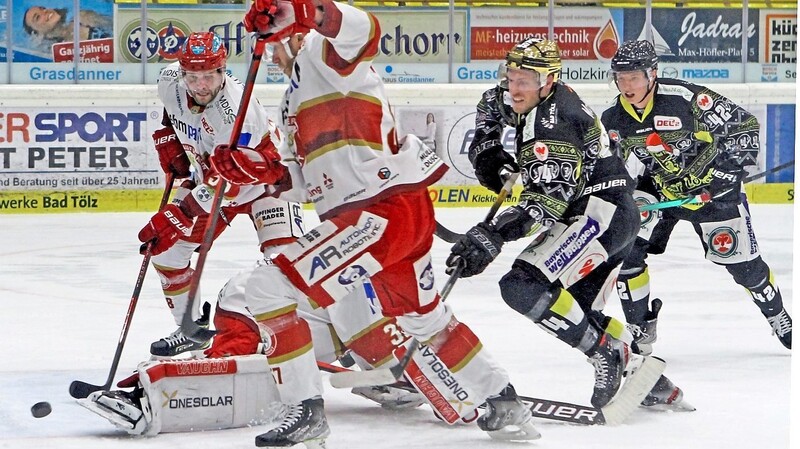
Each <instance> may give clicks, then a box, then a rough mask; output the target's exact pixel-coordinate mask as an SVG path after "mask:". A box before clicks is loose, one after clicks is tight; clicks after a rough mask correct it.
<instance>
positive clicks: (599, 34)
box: [470, 8, 621, 61]
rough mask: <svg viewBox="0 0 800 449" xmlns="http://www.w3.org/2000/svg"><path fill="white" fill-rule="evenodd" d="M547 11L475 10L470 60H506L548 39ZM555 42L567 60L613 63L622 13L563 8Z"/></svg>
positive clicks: (557, 15) (557, 16) (558, 12)
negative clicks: (532, 40)
mask: <svg viewBox="0 0 800 449" xmlns="http://www.w3.org/2000/svg"><path fill="white" fill-rule="evenodd" d="M547 23H548V10H547V8H472V9H471V10H470V30H471V31H470V60H472V61H477V60H499V59H504V58H505V55H506V52H508V50H509V49H511V47H513V46H514V45H515V44H517V43H518V42H520V41H522V40H523V39H527V38H529V37H547V35H548V27H547ZM553 23H554V24H555V27H554V29H553V39H554V40H555V41H556V42H557V43H558V46H559V48H560V49H561V58H562V59H564V60H593V61H597V60H600V61H609V60H611V58H612V57H613V56H614V53H615V52H616V51H617V48H619V44H620V42H621V40H620V32H619V29H618V27H619V24H620V23H621V15H620V13H619V10H613V9H608V8H559V9H557V10H555V12H554V17H553Z"/></svg>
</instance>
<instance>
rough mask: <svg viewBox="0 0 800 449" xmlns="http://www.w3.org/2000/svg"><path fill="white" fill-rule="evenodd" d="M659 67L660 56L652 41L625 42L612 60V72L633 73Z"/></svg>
mask: <svg viewBox="0 0 800 449" xmlns="http://www.w3.org/2000/svg"><path fill="white" fill-rule="evenodd" d="M656 67H658V55H656V49H655V47H653V44H652V43H650V41H625V42H624V43H623V44H622V46H621V47H619V49H618V50H617V53H616V54H614V57H613V58H611V71H612V72H613V73H618V72H633V71H637V70H649V69H655V68H656Z"/></svg>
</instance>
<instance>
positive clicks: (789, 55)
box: [759, 9, 797, 64]
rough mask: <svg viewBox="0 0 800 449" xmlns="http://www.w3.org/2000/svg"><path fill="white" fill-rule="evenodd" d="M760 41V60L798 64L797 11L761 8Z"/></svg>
mask: <svg viewBox="0 0 800 449" xmlns="http://www.w3.org/2000/svg"><path fill="white" fill-rule="evenodd" d="M759 43H760V47H761V57H760V58H759V61H761V62H765V63H770V64H797V12H796V11H791V10H786V9H764V10H761V27H760V33H759Z"/></svg>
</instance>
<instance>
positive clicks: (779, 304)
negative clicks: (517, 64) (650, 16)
mask: <svg viewBox="0 0 800 449" xmlns="http://www.w3.org/2000/svg"><path fill="white" fill-rule="evenodd" d="M657 68H658V56H657V55H656V52H655V48H654V47H653V45H652V44H651V43H650V42H648V41H627V42H625V43H623V45H622V46H621V47H620V48H619V49H618V50H617V52H616V55H615V56H614V57H613V59H612V60H611V76H612V77H613V81H614V83H615V84H616V86H617V88H618V89H619V92H620V94H619V96H618V97H617V98H616V100H615V101H614V104H613V105H612V106H611V107H610V108H609V109H608V110H606V111H605V112H604V113H603V115H602V122H603V125H605V127H606V130H607V131H608V134H609V137H610V138H611V141H612V144H616V145H617V148H618V149H619V151H620V152H621V155H622V157H623V158H625V159H626V163H627V166H628V169H629V172H630V173H631V175H632V176H638V185H637V191H636V193H635V194H634V196H635V197H636V198H637V200H638V201H642V202H658V201H664V200H672V199H684V198H697V199H698V200H699V201H698V202H692V203H688V204H685V205H683V206H680V207H674V208H668V209H663V210H662V211H660V212H658V213H650V214H646V215H645V216H643V219H642V225H641V229H640V231H639V236H638V238H637V239H636V243H635V245H634V248H633V250H632V251H631V252H630V254H629V255H628V257H627V258H626V259H625V261H624V263H623V265H622V271H621V272H620V275H619V282H618V283H617V289H618V294H619V297H620V298H621V300H622V305H623V309H624V311H625V317H626V319H627V321H628V323H629V325H630V326H631V327H632V328H633V330H634V334H635V335H636V334H637V331H638V335H637V339H638V340H639V342H640V343H642V344H640V345H639V346H640V347H645V348H648V347H649V346H651V345H652V343H653V342H654V341H655V324H656V316H657V311H658V309H659V308H660V306H661V301H660V300H659V299H653V300H652V303H651V300H650V274H649V272H648V269H647V263H646V258H647V256H648V254H661V253H663V252H664V249H665V247H666V245H667V241H668V240H669V237H670V234H671V232H672V230H673V228H674V227H675V225H676V223H678V221H680V220H685V221H687V222H689V223H691V224H692V226H693V227H694V230H695V232H696V233H697V236H698V237H699V238H700V241H701V242H702V244H703V248H704V249H705V257H706V259H708V260H710V261H711V262H713V263H715V264H717V265H721V266H723V267H725V269H726V270H727V271H728V272H729V273H730V274H731V276H732V277H733V280H734V282H736V283H737V284H739V285H741V286H742V287H744V288H745V289H747V291H748V292H749V293H750V295H751V296H752V298H753V302H754V303H755V304H756V306H758V308H759V309H760V310H761V313H762V314H763V315H764V317H765V318H766V319H767V321H768V322H769V324H770V326H771V328H772V330H773V333H774V334H775V335H777V337H778V339H779V340H780V342H781V343H782V344H783V345H784V346H785V347H787V348H790V349H791V347H792V319H791V318H790V316H789V314H788V313H787V312H786V309H785V308H784V305H783V301H782V298H781V292H780V290H779V289H778V286H777V285H776V283H775V279H774V275H773V273H772V271H771V270H770V268H769V266H768V265H767V264H766V263H765V262H764V260H763V259H762V258H761V252H760V251H759V247H758V243H757V241H756V237H755V233H754V231H753V228H752V223H751V220H750V212H749V207H748V204H747V196H746V195H745V192H744V189H743V182H742V180H743V179H744V177H745V175H746V172H745V167H747V166H751V165H755V163H756V157H757V155H758V151H759V148H760V141H759V124H758V121H757V120H756V118H755V117H754V116H753V115H752V114H750V113H749V112H748V111H746V110H745V109H743V108H742V107H740V106H739V105H737V104H735V103H734V102H732V101H731V100H729V99H728V98H725V97H724V96H722V95H720V94H718V93H716V92H714V91H712V90H710V89H708V88H706V87H703V86H698V85H695V84H691V83H688V82H686V81H682V80H676V79H665V78H658V77H657ZM698 299H699V298H698ZM654 312H655V313H654Z"/></svg>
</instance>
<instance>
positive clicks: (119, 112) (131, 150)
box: [0, 107, 163, 191]
mask: <svg viewBox="0 0 800 449" xmlns="http://www.w3.org/2000/svg"><path fill="white" fill-rule="evenodd" d="M0 118H2V132H1V133H0V189H3V190H14V191H26V190H38V191H63V190H70V189H87V188H91V189H92V190H103V189H152V188H153V187H154V186H157V185H158V184H159V183H161V182H162V178H163V175H162V174H161V170H160V169H159V166H158V156H157V154H156V153H155V151H153V150H152V149H151V148H150V147H151V140H150V135H151V133H152V130H153V129H156V128H157V127H159V126H160V125H159V123H160V118H161V108H158V107H150V108H148V109H147V110H145V109H144V108H136V107H92V108H84V107H76V108H69V107H66V108H63V107H59V108H47V109H41V108H23V107H20V108H0Z"/></svg>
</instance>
